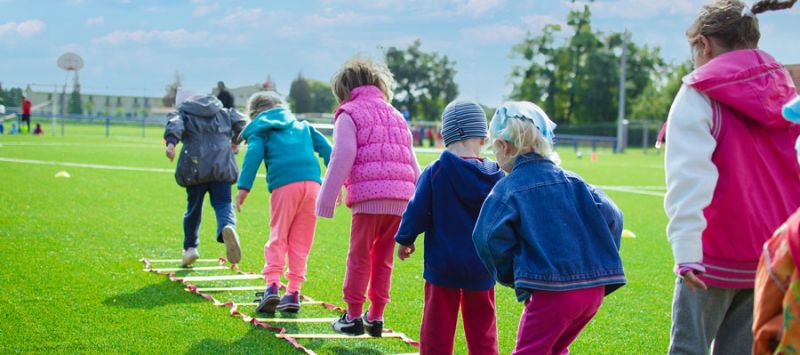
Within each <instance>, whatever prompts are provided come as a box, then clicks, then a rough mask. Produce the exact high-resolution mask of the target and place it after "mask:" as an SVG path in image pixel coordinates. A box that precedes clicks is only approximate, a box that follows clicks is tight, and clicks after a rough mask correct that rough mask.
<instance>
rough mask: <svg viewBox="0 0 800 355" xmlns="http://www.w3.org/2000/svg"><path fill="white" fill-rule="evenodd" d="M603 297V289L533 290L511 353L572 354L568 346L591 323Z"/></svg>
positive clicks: (599, 287)
mask: <svg viewBox="0 0 800 355" xmlns="http://www.w3.org/2000/svg"><path fill="white" fill-rule="evenodd" d="M604 295H605V287H604V286H597V287H591V288H584V289H580V290H573V291H560V292H553V291H538V290H537V291H534V293H533V296H532V297H531V299H530V302H528V304H527V305H525V311H523V312H522V317H521V318H520V320H519V329H518V330H517V348H516V349H514V352H513V353H512V354H547V355H550V354H569V349H568V347H569V344H572V341H574V340H575V338H577V337H578V334H580V332H581V330H583V328H584V327H585V326H586V324H589V321H590V320H592V317H594V315H595V313H597V310H598V309H599V308H600V304H602V303H603V296H604Z"/></svg>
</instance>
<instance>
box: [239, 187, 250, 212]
mask: <svg viewBox="0 0 800 355" xmlns="http://www.w3.org/2000/svg"><path fill="white" fill-rule="evenodd" d="M249 193H250V191H247V190H244V189H239V191H238V192H236V212H242V205H244V200H246V199H247V195H248V194H249Z"/></svg>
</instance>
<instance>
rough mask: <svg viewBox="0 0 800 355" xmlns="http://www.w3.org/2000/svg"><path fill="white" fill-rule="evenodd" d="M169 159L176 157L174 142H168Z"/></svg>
mask: <svg viewBox="0 0 800 355" xmlns="http://www.w3.org/2000/svg"><path fill="white" fill-rule="evenodd" d="M167 159H169V161H173V160H174V159H175V145H174V144H172V143H170V144H167Z"/></svg>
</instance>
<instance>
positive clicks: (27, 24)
mask: <svg viewBox="0 0 800 355" xmlns="http://www.w3.org/2000/svg"><path fill="white" fill-rule="evenodd" d="M46 27H47V25H45V24H44V22H42V21H40V20H27V21H22V22H20V23H16V22H8V23H4V24H0V37H3V36H5V35H14V34H16V35H19V36H22V37H26V38H29V37H33V36H36V35H38V34H39V33H41V32H42V31H44V29H45V28H46Z"/></svg>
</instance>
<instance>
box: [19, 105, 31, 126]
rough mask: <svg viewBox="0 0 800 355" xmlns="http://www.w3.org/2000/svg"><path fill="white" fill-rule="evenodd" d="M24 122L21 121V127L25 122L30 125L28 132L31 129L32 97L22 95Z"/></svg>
mask: <svg viewBox="0 0 800 355" xmlns="http://www.w3.org/2000/svg"><path fill="white" fill-rule="evenodd" d="M21 106H22V122H20V128H22V124H23V123H25V124H27V125H28V130H27V131H26V132H30V131H31V99H29V98H27V97H25V96H22V105H21Z"/></svg>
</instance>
